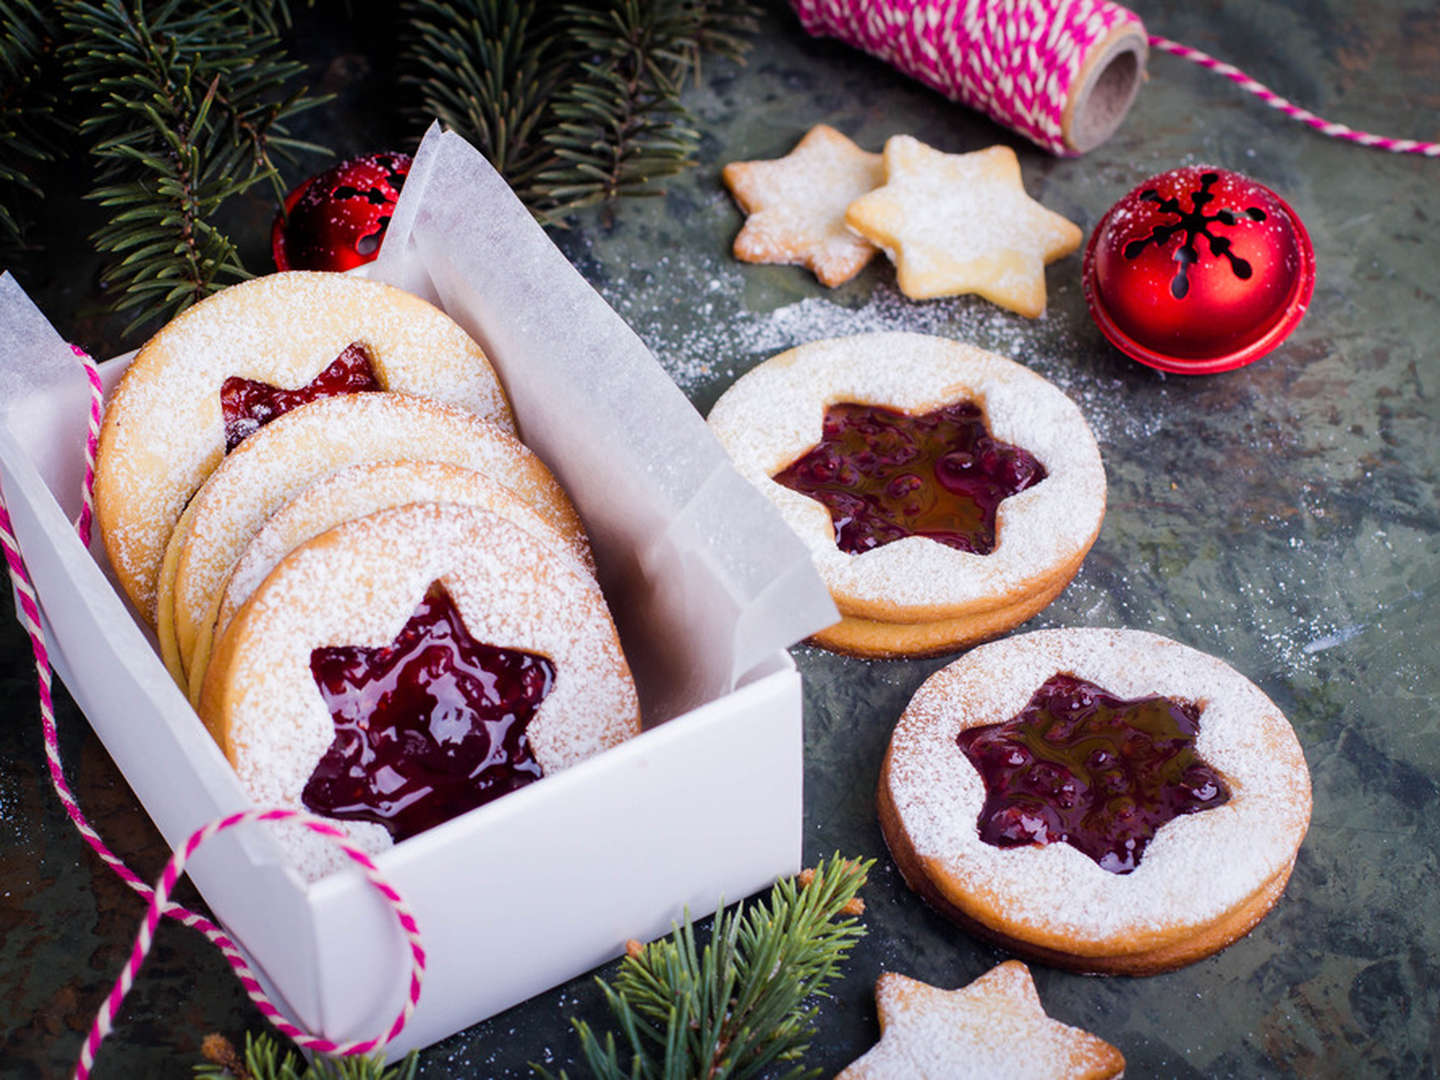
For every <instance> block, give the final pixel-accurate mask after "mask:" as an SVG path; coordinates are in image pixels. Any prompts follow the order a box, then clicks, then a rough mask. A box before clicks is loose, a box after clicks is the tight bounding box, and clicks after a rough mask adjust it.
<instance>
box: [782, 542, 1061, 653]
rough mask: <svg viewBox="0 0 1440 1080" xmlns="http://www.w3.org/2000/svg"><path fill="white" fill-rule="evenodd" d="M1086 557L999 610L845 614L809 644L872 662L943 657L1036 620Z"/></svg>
mask: <svg viewBox="0 0 1440 1080" xmlns="http://www.w3.org/2000/svg"><path fill="white" fill-rule="evenodd" d="M1082 561H1083V556H1082V557H1081V558H1079V559H1076V560H1075V561H1074V563H1073V564H1072V565H1070V566H1068V567H1066V568H1064V571H1063V572H1062V573H1059V574H1055V575H1050V576H1048V577H1047V578H1046V579H1045V581H1044V583H1043V585H1042V587H1041V588H1040V589H1038V590H1036V591H1035V592H1032V593H1028V594H1026V595H1024V596H1022V597H1021V598H1020V599H1018V600H1015V601H1013V602H1010V603H1004V604H1001V605H1000V606H999V607H994V608H989V609H987V610H984V611H977V612H975V613H973V614H969V615H961V616H958V617H956V618H953V619H935V620H932V621H930V622H914V623H911V622H888V621H885V620H882V619H867V618H865V617H863V616H858V615H848V614H844V613H842V614H841V616H840V621H839V622H837V623H835V624H834V625H833V626H827V627H826V628H825V629H824V630H821V631H819V632H818V633H816V634H812V635H811V636H810V638H809V641H810V643H811V644H813V645H818V646H820V647H821V648H822V649H829V650H830V651H831V652H838V653H845V654H846V655H848V656H858V657H862V658H864V659H867V660H889V659H894V658H896V657H909V658H912V659H922V658H924V657H927V656H942V655H944V654H945V653H951V652H955V651H956V650H958V649H962V648H965V647H966V646H969V645H978V644H979V643H980V642H982V641H988V640H990V639H991V638H994V637H999V636H1000V635H1001V634H1003V633H1005V632H1006V631H1008V630H1013V629H1015V627H1017V626H1019V625H1020V624H1021V623H1023V622H1025V621H1026V620H1028V619H1032V618H1034V617H1035V616H1036V615H1038V614H1039V613H1040V612H1041V611H1043V610H1044V609H1045V608H1046V607H1048V606H1049V604H1050V602H1051V601H1052V600H1054V599H1055V598H1056V597H1057V596H1059V595H1060V594H1061V593H1062V592H1064V591H1065V586H1067V585H1069V584H1070V582H1071V580H1073V579H1074V577H1075V574H1076V572H1077V571H1079V569H1080V563H1081V562H1082Z"/></svg>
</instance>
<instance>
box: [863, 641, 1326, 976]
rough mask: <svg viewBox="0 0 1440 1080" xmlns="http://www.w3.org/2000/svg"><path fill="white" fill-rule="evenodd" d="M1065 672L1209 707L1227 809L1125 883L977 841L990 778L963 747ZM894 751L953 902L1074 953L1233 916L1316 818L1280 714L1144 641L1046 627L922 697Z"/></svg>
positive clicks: (1224, 677) (1202, 658)
mask: <svg viewBox="0 0 1440 1080" xmlns="http://www.w3.org/2000/svg"><path fill="white" fill-rule="evenodd" d="M1057 672H1068V673H1071V674H1074V675H1076V676H1078V677H1080V678H1082V679H1087V680H1089V681H1091V682H1094V683H1096V684H1097V685H1099V686H1101V687H1103V688H1104V689H1106V690H1108V691H1110V692H1112V693H1115V694H1118V695H1120V696H1122V697H1141V696H1145V695H1148V694H1162V695H1166V696H1170V697H1174V698H1178V699H1182V700H1188V701H1192V702H1195V703H1197V704H1199V705H1200V706H1201V709H1202V711H1201V716H1200V734H1199V737H1198V739H1197V742H1196V749H1197V751H1198V752H1199V753H1200V755H1201V756H1202V757H1203V758H1204V759H1205V760H1207V761H1208V762H1209V763H1210V764H1211V765H1213V766H1214V767H1215V768H1216V769H1217V770H1219V771H1220V773H1221V774H1222V775H1223V776H1224V778H1225V780H1226V782H1227V783H1228V784H1229V785H1230V791H1231V798H1230V801H1229V802H1228V803H1226V804H1225V805H1223V806H1220V807H1218V808H1216V809H1213V810H1207V811H1204V812H1201V813H1196V814H1190V815H1184V816H1181V817H1178V818H1176V819H1174V820H1173V821H1171V822H1169V823H1168V824H1166V825H1164V826H1163V827H1162V828H1161V829H1160V830H1159V831H1158V832H1157V834H1156V836H1155V838H1154V840H1153V841H1151V843H1150V845H1149V847H1147V848H1146V850H1145V855H1144V858H1143V860H1142V861H1141V863H1140V865H1139V867H1138V868H1137V869H1136V870H1135V871H1134V872H1133V873H1130V874H1125V875H1117V874H1111V873H1109V872H1107V871H1105V870H1102V869H1100V867H1099V866H1098V865H1096V863H1095V862H1094V861H1093V860H1091V859H1090V858H1088V857H1087V856H1085V855H1083V854H1081V853H1080V852H1079V851H1078V850H1076V849H1075V848H1073V847H1071V846H1070V845H1069V844H1064V843H1056V844H1050V845H1048V846H1044V847H1038V846H1037V847H1021V848H998V847H992V846H991V845H989V844H986V843H984V842H982V841H981V840H980V838H979V832H978V829H977V827H976V821H977V820H978V818H979V814H980V809H981V806H982V805H983V803H984V799H985V786H984V782H983V781H982V780H981V778H980V775H979V773H978V772H977V771H976V770H975V768H974V766H973V765H971V764H970V762H969V760H968V759H967V758H966V757H965V755H964V754H963V753H962V752H961V751H960V749H959V748H958V747H957V746H956V743H955V737H956V735H958V734H959V732H960V731H962V730H964V729H966V728H970V727H974V726H978V725H982V724H995V723H1003V722H1004V721H1006V720H1009V719H1011V718H1012V717H1013V716H1015V714H1016V713H1018V712H1019V711H1020V710H1021V708H1023V706H1024V705H1025V703H1026V702H1027V701H1028V700H1029V699H1030V697H1031V696H1032V695H1033V694H1034V692H1035V691H1036V690H1037V689H1038V688H1039V687H1040V685H1041V684H1042V683H1043V682H1044V681H1045V680H1046V679H1048V678H1049V677H1050V676H1052V675H1054V674H1056V673H1057ZM890 755H891V756H890V767H889V791H890V795H891V798H892V800H893V802H894V805H895V807H896V810H897V813H898V815H899V818H900V821H901V825H902V827H903V828H904V830H905V832H906V833H907V834H908V835H909V837H910V839H911V841H912V843H913V844H914V846H915V850H916V852H917V854H918V855H919V856H920V857H921V858H922V859H924V860H927V863H926V865H927V867H928V868H929V870H930V873H931V877H932V880H935V883H936V884H937V885H938V886H939V887H940V888H941V889H942V890H943V891H944V892H945V894H946V895H947V896H949V897H952V898H954V899H955V902H956V903H957V905H958V906H962V907H966V905H965V903H964V900H963V898H964V897H971V898H974V899H975V900H976V902H978V903H982V904H984V905H987V906H990V907H991V908H992V909H994V910H996V911H999V912H1001V913H1003V919H1004V920H1005V925H1004V926H1000V927H997V929H999V930H1001V932H1003V933H1006V934H1009V935H1010V936H1012V937H1020V938H1025V939H1027V940H1032V941H1038V942H1048V941H1060V942H1064V943H1068V944H1071V945H1074V946H1075V947H1076V949H1075V951H1079V950H1080V948H1081V947H1082V946H1087V945H1092V946H1096V947H1101V948H1115V947H1119V946H1120V945H1121V944H1122V943H1127V942H1128V943H1131V947H1136V945H1140V946H1143V945H1144V944H1145V943H1146V942H1147V941H1148V942H1150V943H1155V942H1158V941H1161V940H1165V939H1166V935H1172V936H1173V935H1177V934H1179V935H1182V936H1183V935H1188V933H1191V932H1194V931H1195V930H1198V929H1199V928H1202V927H1204V926H1205V925H1207V924H1208V923H1210V922H1213V921H1214V920H1216V919H1218V918H1220V917H1222V916H1223V915H1224V914H1225V913H1226V912H1228V911H1229V910H1230V909H1232V908H1234V907H1235V906H1236V905H1238V904H1240V903H1241V902H1242V901H1244V900H1245V899H1246V898H1247V897H1249V896H1250V895H1251V894H1253V893H1254V892H1256V890H1258V889H1259V888H1260V887H1261V886H1262V885H1263V884H1264V883H1265V882H1267V881H1269V880H1270V879H1271V878H1273V877H1275V876H1276V875H1277V874H1279V873H1281V872H1282V871H1283V870H1284V868H1285V867H1286V866H1287V865H1288V864H1289V863H1290V862H1291V860H1293V858H1294V856H1295V851H1296V849H1297V848H1298V847H1299V844H1300V840H1301V838H1302V837H1303V836H1304V834H1305V830H1306V827H1307V825H1308V823H1309V819H1310V779H1309V773H1308V771H1307V769H1306V767H1305V760H1304V756H1303V754H1302V753H1301V750H1300V745H1299V743H1298V741H1297V740H1296V738H1295V734H1294V732H1293V731H1292V730H1291V728H1290V725H1289V723H1288V722H1287V721H1286V720H1285V718H1284V716H1283V715H1282V714H1281V712H1280V710H1279V709H1278V708H1276V707H1275V705H1274V704H1273V703H1272V702H1271V701H1270V700H1269V699H1268V698H1267V697H1266V696H1265V695H1264V694H1263V693H1261V691H1260V690H1259V689H1258V688H1257V687H1256V686H1255V685H1254V684H1252V683H1251V682H1250V681H1249V680H1247V679H1246V678H1244V677H1243V676H1242V675H1240V674H1239V673H1238V672H1236V671H1235V670H1234V669H1233V668H1231V667H1229V666H1228V665H1226V664H1225V663H1223V662H1222V661H1220V660H1218V659H1216V658H1214V657H1211V656H1206V655H1205V654H1204V653H1200V652H1196V651H1195V650H1194V649H1190V648H1187V647H1185V646H1183V645H1180V644H1178V643H1176V642H1173V641H1170V640H1168V639H1166V638H1162V637H1158V636H1157V635H1154V634H1148V633H1144V632H1141V631H1134V630H1100V629H1070V630H1042V631H1036V632H1034V633H1030V634H1022V635H1019V636H1017V637H1012V638H1009V639H1006V640H1004V641H999V642H995V643H992V644H990V645H986V646H983V647H981V648H978V649H975V650H973V651H971V652H970V653H968V654H966V655H965V656H964V657H963V658H961V659H960V660H958V661H956V662H955V663H953V664H951V665H950V666H948V667H946V668H943V669H942V670H941V671H939V672H937V673H936V674H935V675H933V676H931V678H930V679H928V680H927V681H926V682H925V684H924V685H922V686H921V688H920V689H919V691H917V693H916V694H915V696H914V697H913V698H912V699H911V702H910V705H909V707H908V708H907V709H906V711H905V714H904V715H903V716H902V717H901V719H900V723H899V724H898V725H897V727H896V729H895V733H894V735H893V737H892V739H891V744H890ZM966 909H967V910H971V908H969V907H966ZM1061 947H1062V948H1063V947H1064V945H1062V946H1061Z"/></svg>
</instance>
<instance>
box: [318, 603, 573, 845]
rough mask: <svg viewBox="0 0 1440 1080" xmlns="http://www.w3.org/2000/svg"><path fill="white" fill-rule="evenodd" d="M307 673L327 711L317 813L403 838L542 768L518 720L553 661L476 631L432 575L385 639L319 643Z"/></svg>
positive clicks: (545, 682) (524, 720)
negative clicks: (331, 725)
mask: <svg viewBox="0 0 1440 1080" xmlns="http://www.w3.org/2000/svg"><path fill="white" fill-rule="evenodd" d="M310 673H311V674H312V675H313V676H314V678H315V685H316V687H317V688H318V689H319V691H320V696H321V697H322V698H323V699H324V701H325V704H326V706H327V707H328V708H329V710H330V716H331V718H332V719H333V720H334V721H335V740H334V742H332V743H331V744H330V748H329V750H327V751H326V752H325V755H324V756H323V757H322V758H321V759H320V762H319V764H317V765H316V766H315V771H314V772H313V773H312V774H311V776H310V779H309V780H308V781H307V782H306V784H305V789H304V791H303V792H302V793H301V800H302V801H303V802H304V804H305V806H306V808H307V809H309V810H311V811H313V812H314V813H317V814H322V815H324V816H326V817H334V818H343V819H345V820H349V821H371V822H375V823H376V824H379V825H383V826H385V828H387V829H389V830H390V834H391V835H392V836H393V837H394V838H395V839H396V840H397V841H399V840H404V839H405V838H406V837H409V836H414V835H415V834H416V833H418V832H421V831H423V830H425V829H428V828H430V827H431V826H432V825H438V824H440V823H441V822H442V821H448V820H449V819H450V818H452V817H455V816H457V815H459V814H463V813H464V812H465V811H467V810H471V809H474V808H475V807H477V806H482V805H484V804H485V803H487V802H490V801H491V800H492V799H497V798H499V797H500V796H501V795H505V794H508V793H509V792H511V791H514V790H516V789H518V788H521V787H524V786H525V785H526V784H529V783H531V782H532V781H534V780H538V779H539V778H540V775H541V770H540V765H539V763H538V762H536V760H535V755H534V754H533V753H532V752H531V749H530V743H529V739H528V737H527V736H526V733H525V729H526V728H527V727H528V726H529V724H530V721H531V720H532V719H534V717H535V712H536V710H537V709H539V707H540V703H541V702H543V701H544V700H545V698H546V696H547V695H548V694H549V693H550V690H551V688H552V687H553V686H554V684H555V665H554V664H552V663H551V662H550V660H549V659H548V658H546V657H544V656H541V655H539V654H538V653H529V652H525V651H524V650H522V649H516V648H499V647H497V646H494V645H489V644H486V643H484V642H480V641H477V640H475V638H474V637H472V636H471V635H470V631H469V630H467V629H466V627H465V624H464V622H463V621H462V620H461V618H460V611H459V609H458V608H457V607H456V606H455V602H454V601H453V600H452V599H451V598H450V594H449V593H448V592H446V591H445V589H444V587H443V586H442V585H441V584H440V583H439V582H436V583H435V584H434V585H432V586H431V587H430V589H429V590H428V591H427V592H426V594H425V596H424V598H423V599H422V600H421V601H420V604H419V606H418V607H417V608H416V609H415V614H413V615H412V616H410V618H409V620H408V621H407V622H406V623H405V625H404V627H403V628H402V629H401V630H400V633H399V634H398V635H397V636H396V638H395V640H394V641H393V642H391V643H390V644H389V645H383V646H380V647H378V648H374V647H366V646H362V645H330V646H323V647H321V648H318V649H315V650H314V651H313V652H312V653H311V654H310Z"/></svg>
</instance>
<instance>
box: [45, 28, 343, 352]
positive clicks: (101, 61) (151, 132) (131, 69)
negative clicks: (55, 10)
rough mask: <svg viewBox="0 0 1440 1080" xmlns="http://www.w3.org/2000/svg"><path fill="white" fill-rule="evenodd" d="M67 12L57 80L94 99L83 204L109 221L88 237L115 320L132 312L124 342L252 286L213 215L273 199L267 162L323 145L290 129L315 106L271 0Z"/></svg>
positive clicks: (86, 126) (272, 172) (84, 125)
mask: <svg viewBox="0 0 1440 1080" xmlns="http://www.w3.org/2000/svg"><path fill="white" fill-rule="evenodd" d="M64 13H65V31H66V35H67V38H68V40H67V43H66V46H65V49H64V57H65V60H66V63H67V81H68V82H69V84H70V86H71V87H72V89H73V91H74V92H75V94H76V97H77V98H78V99H80V100H88V101H91V102H92V103H93V111H92V112H91V113H90V114H89V115H88V116H86V118H85V119H84V120H83V121H82V122H81V124H80V132H81V134H82V135H83V136H85V137H87V138H89V139H90V140H92V145H91V152H92V156H93V158H94V160H95V163H96V173H97V186H96V187H95V189H94V190H93V191H92V192H91V193H90V196H89V197H90V198H92V199H95V200H97V201H98V202H99V203H100V205H101V206H104V207H105V208H107V209H108V210H110V211H111V216H110V219H109V221H108V223H107V224H106V225H105V226H103V227H102V228H101V229H100V230H99V231H97V232H96V233H95V234H94V236H93V238H92V239H93V240H94V242H95V245H96V247H97V248H98V249H99V250H100V251H101V252H102V253H105V254H106V255H108V256H109V259H108V261H107V265H106V268H105V271H104V273H103V274H102V279H101V280H102V283H103V284H104V285H105V286H106V287H107V288H110V289H113V290H115V292H116V293H117V297H118V298H117V299H116V301H115V302H114V304H113V308H114V310H116V311H120V312H126V311H131V312H136V313H137V317H136V318H135V320H134V321H133V322H132V323H131V324H130V326H129V327H127V331H126V332H127V333H128V332H129V331H130V330H132V329H134V327H135V326H137V325H139V324H141V323H145V322H148V321H150V320H152V319H156V318H159V317H168V316H170V315H174V314H176V313H178V312H180V311H183V310H184V309H185V308H186V307H189V306H190V305H191V304H193V303H195V302H197V301H199V300H202V299H204V298H205V297H206V296H208V295H209V294H210V293H212V292H214V291H215V290H216V289H218V288H220V287H221V286H223V285H225V284H228V283H230V282H232V281H237V280H240V279H242V278H244V277H247V276H249V275H248V272H247V271H246V269H245V267H244V266H243V264H242V263H241V261H240V259H239V256H238V254H237V252H236V247H235V244H234V242H233V241H231V239H230V238H229V237H228V236H226V235H225V234H224V233H223V232H221V231H220V230H219V229H218V228H217V227H216V225H215V224H214V216H215V213H216V211H217V209H218V208H219V207H220V205H221V204H223V203H224V202H225V201H226V200H228V199H230V198H232V197H234V196H236V195H240V194H242V193H244V192H246V191H248V190H250V189H251V188H252V187H254V186H255V185H256V184H259V183H264V182H267V181H268V182H270V183H272V184H273V185H274V187H275V190H276V193H277V195H283V189H282V187H281V185H280V181H279V179H278V173H277V170H276V168H275V159H276V157H291V156H293V155H294V154H296V153H298V152H300V151H303V150H320V149H321V148H319V147H314V146H311V145H310V144H307V143H303V142H300V141H298V140H296V139H293V138H291V137H290V135H289V132H288V127H287V122H288V121H289V120H290V119H291V118H293V117H294V116H295V115H296V114H297V113H299V112H301V111H302V110H304V109H307V108H310V107H312V106H314V105H316V104H318V103H319V102H320V101H321V100H323V99H321V98H318V97H313V96H311V95H308V94H306V93H304V92H303V91H296V90H291V89H290V86H291V84H292V83H293V82H294V80H295V79H296V78H297V77H298V76H299V75H300V74H301V73H302V72H303V65H301V64H299V63H296V62H294V61H291V60H289V59H287V57H286V55H285V52H284V49H283V47H282V45H281V43H280V40H279V38H278V29H279V24H280V22H281V21H282V20H283V19H284V18H287V17H288V16H287V15H286V14H285V9H284V7H283V5H282V4H280V3H278V2H277V0H255V2H252V3H217V2H200V0H189V2H185V0H169V2H167V3H164V4H161V5H158V6H156V5H153V4H150V5H146V4H141V3H131V4H126V3H124V2H122V0H92V2H70V3H67V4H65V5H64Z"/></svg>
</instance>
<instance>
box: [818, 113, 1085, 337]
mask: <svg viewBox="0 0 1440 1080" xmlns="http://www.w3.org/2000/svg"><path fill="white" fill-rule="evenodd" d="M884 158H885V186H884V187H881V188H878V189H877V190H875V191H872V192H870V193H869V194H868V195H863V196H861V197H860V198H858V199H856V200H855V201H854V202H853V203H851V204H850V207H849V209H848V210H847V211H846V212H845V222H846V224H847V225H849V226H850V227H851V228H852V229H855V230H856V231H857V232H859V233H860V234H861V235H862V236H864V237H865V238H866V239H868V240H871V241H873V242H874V243H875V244H877V245H879V246H880V247H882V248H884V249H885V251H886V253H887V254H889V256H890V258H891V259H892V260H893V261H894V263H895V268H896V272H897V274H898V277H899V282H900V291H901V292H903V293H904V294H905V295H906V296H908V297H910V298H911V299H914V300H924V299H928V298H930V297H934V296H955V295H958V294H960V293H972V292H973V293H979V294H980V295H981V296H983V297H985V298H986V299H988V300H993V301H994V302H995V303H997V304H999V305H1000V306H1001V307H1006V308H1009V309H1010V310H1011V311H1015V312H1018V313H1020V314H1021V315H1028V316H1030V317H1031V318H1034V317H1035V316H1037V315H1040V314H1041V313H1042V312H1043V311H1044V310H1045V264H1046V263H1048V262H1053V261H1054V260H1055V259H1058V258H1060V257H1061V256H1062V255H1068V254H1070V253H1071V252H1072V251H1074V250H1075V249H1076V248H1078V247H1079V246H1080V239H1081V233H1080V230H1079V228H1077V227H1076V226H1075V225H1074V224H1073V223H1072V222H1070V221H1067V220H1066V219H1065V218H1063V217H1061V216H1060V215H1059V214H1056V213H1053V212H1052V211H1050V210H1046V209H1045V208H1044V207H1043V206H1041V205H1040V204H1039V203H1037V202H1036V201H1035V200H1034V199H1032V198H1030V196H1029V195H1027V194H1025V187H1024V185H1023V183H1022V182H1021V178H1020V162H1019V159H1017V158H1016V157H1015V151H1013V150H1011V149H1010V148H1009V147H1008V146H992V147H990V148H989V149H987V150H977V151H975V152H974V153H971V154H945V153H941V152H940V151H939V150H935V149H933V148H931V147H929V146H926V145H925V144H924V143H922V142H920V141H919V140H918V139H913V138H911V137H910V136H909V135H894V136H892V137H891V138H890V139H888V140H887V141H886V143H885V153H884Z"/></svg>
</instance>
